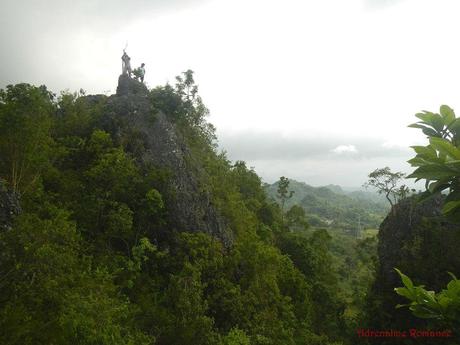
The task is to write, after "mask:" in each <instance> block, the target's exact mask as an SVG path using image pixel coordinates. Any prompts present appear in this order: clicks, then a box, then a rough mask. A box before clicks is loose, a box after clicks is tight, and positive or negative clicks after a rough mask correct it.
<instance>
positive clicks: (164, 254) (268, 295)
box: [0, 71, 459, 345]
mask: <svg viewBox="0 0 460 345" xmlns="http://www.w3.org/2000/svg"><path fill="white" fill-rule="evenodd" d="M207 115H208V109H207V108H206V106H205V105H204V103H203V101H202V99H201V98H200V96H199V94H198V87H197V86H196V84H195V82H194V80H193V73H192V72H191V71H187V72H184V73H183V74H181V75H180V76H179V77H177V79H176V84H175V85H174V86H172V85H169V84H167V85H165V86H158V87H155V88H153V89H148V88H146V87H145V86H144V85H143V84H142V83H139V82H137V81H135V80H132V79H129V78H128V77H124V76H121V77H120V79H119V84H118V88H117V93H116V94H115V95H111V96H104V95H85V93H84V92H83V91H81V92H79V93H69V92H63V93H61V94H60V95H55V94H53V93H51V92H50V91H49V90H47V88H46V87H45V86H40V87H36V86H32V85H29V84H17V85H9V86H7V87H6V88H5V89H4V90H0V344H11V345H12V344H25V345H27V344H84V345H87V344H88V345H90V344H91V345H93V344H94V345H96V344H98V345H100V344H111V345H112V344H133V345H134V344H136V345H137V344H145V345H147V344H161V345H169V344H171V345H185V344H193V345H201V344H209V345H211V344H212V345H214V344H215V345H249V344H252V345H269V344H273V345H281V344H282V345H284V344H287V345H289V344H292V345H301V344H302V345H305V344H312V345H315V344H317V345H328V344H329V345H339V344H342V345H346V344H356V343H366V342H367V341H368V340H375V339H361V338H358V337H357V333H356V330H357V329H358V328H362V327H374V328H379V327H386V326H388V327H390V326H392V325H396V326H395V327H397V326H398V327H399V326H401V324H400V323H398V322H400V321H401V315H403V317H407V320H409V319H410V318H411V317H412V316H411V315H409V313H407V312H406V311H405V310H402V309H395V304H394V303H395V301H396V303H398V300H397V299H396V300H395V299H394V298H395V297H396V294H395V293H394V291H393V290H392V289H393V288H394V287H395V286H399V285H401V284H400V282H399V280H397V277H398V276H397V275H396V272H394V270H393V267H390V266H391V265H392V264H393V262H394V263H395V264H397V265H398V267H401V268H402V269H403V270H405V271H404V272H405V273H409V274H410V273H411V272H412V273H416V278H417V277H422V276H423V275H424V274H426V271H427V270H430V267H434V265H436V264H439V263H435V264H431V263H429V261H428V260H427V259H426V256H424V254H423V252H424V251H429V250H430V248H431V247H430V246H431V244H430V243H431V242H430V241H431V240H428V239H426V238H425V237H424V236H435V238H438V239H439V237H436V236H437V235H435V234H436V233H435V232H427V231H423V230H420V229H423V227H424V226H426V223H425V222H424V221H423V220H422V216H420V217H419V218H417V219H419V220H420V221H419V222H418V223H417V222H412V213H411V212H412V208H409V209H406V208H404V207H402V206H397V207H399V208H398V209H399V210H401V211H400V212H399V213H398V212H396V213H395V214H389V215H388V216H387V218H386V220H385V222H384V223H383V225H382V226H383V228H381V233H380V234H379V244H378V257H377V240H376V238H375V237H374V236H370V237H364V236H363V238H356V236H349V235H347V234H346V233H345V232H340V231H331V229H324V226H323V225H324V224H322V223H321V222H320V223H318V224H309V219H312V218H309V216H311V215H309V209H308V207H305V206H309V207H312V208H311V209H313V207H314V206H315V205H314V204H313V203H312V202H310V203H307V202H306V201H305V200H304V199H305V198H303V199H302V202H303V204H304V205H303V206H304V207H300V206H302V203H300V205H299V204H297V203H292V204H289V205H286V204H285V202H284V201H286V200H287V199H289V198H287V196H286V195H287V194H286V193H287V192H289V188H287V189H286V190H285V191H283V190H281V191H280V190H278V191H277V193H272V197H270V196H269V195H268V194H267V192H266V187H264V185H263V183H262V181H261V178H260V177H259V176H258V175H257V174H256V172H255V171H254V170H253V169H252V168H249V167H248V166H247V165H246V163H245V162H243V161H237V162H231V161H230V160H229V159H228V158H227V157H226V155H225V153H223V152H220V151H219V150H218V147H217V141H216V140H217V138H216V136H215V130H214V127H213V126H212V125H211V124H209V123H208V122H207V121H206V116H207ZM277 188H279V185H278V186H277ZM320 192H321V191H320ZM322 192H323V195H326V196H330V194H329V193H330V192H331V190H330V189H328V190H327V191H324V190H323V191H322ZM283 193H284V194H283ZM332 193H333V192H332ZM283 195H284V196H283ZM336 195H338V194H336ZM283 197H284V198H285V200H284V199H282V198H283ZM276 198H278V199H279V200H284V201H283V202H282V203H281V204H280V202H279V200H276ZM334 198H336V200H338V202H339V205H340V207H339V211H337V212H336V214H333V215H332V217H335V216H336V215H337V214H338V215H340V216H342V215H344V214H345V213H344V212H345V211H346V209H347V208H349V207H350V205H351V204H353V202H352V201H350V200H351V199H350V198H349V197H345V196H334ZM324 200H325V199H323V200H318V203H319V205H318V207H319V208H318V209H319V210H322V211H324V210H325V208H324V207H323V208H321V207H322V206H324ZM307 201H308V200H307ZM354 202H356V203H355V204H353V205H355V206H356V205H358V206H356V207H355V208H354V209H353V212H354V213H353V212H352V214H351V215H349V218H346V215H345V218H342V219H341V220H342V222H341V223H340V222H339V223H337V224H339V225H340V226H339V227H342V228H345V227H346V226H348V225H350V224H347V223H346V221H347V220H348V221H349V220H350V219H355V217H356V215H357V214H358V213H360V212H364V214H363V215H362V216H363V218H362V219H363V222H365V221H366V219H367V218H366V216H369V218H368V222H369V223H368V224H369V226H371V225H376V224H375V222H376V219H379V217H382V213H381V212H382V209H379V207H378V206H375V205H374V204H370V203H368V204H367V205H364V203H362V202H359V201H356V200H355V201H354ZM376 205H378V204H376ZM366 207H367V208H366ZM436 207H438V208H439V207H440V206H439V205H438V206H436ZM311 209H310V210H311ZM433 209H434V208H433ZM327 210H330V208H326V211H325V212H329V211H327ZM363 210H364V211H363ZM374 211H375V212H374ZM312 215H314V213H313V212H312ZM436 215H437V216H438V218H437V221H438V223H437V226H438V227H439V228H442V227H443V226H444V225H445V224H444V223H443V220H442V216H441V215H440V214H436ZM329 216H330V215H328V217H329ZM395 217H396V218H395ZM398 217H399V218H398ZM440 217H441V218H440ZM325 219H326V216H325ZM395 219H396V220H397V221H396V223H392V222H394V221H395ZM407 219H409V220H410V221H408V222H409V223H408V224H409V225H407V226H406V228H407V227H409V228H410V229H411V232H410V234H412V235H413V236H412V235H411V236H412V237H411V236H409V237H407V238H405V239H404V241H402V242H400V245H399V246H398V248H396V249H395V250H394V251H393V252H391V251H389V250H387V249H388V243H391V241H392V238H393V237H394V236H396V235H394V233H400V232H399V230H398V226H396V225H394V224H399V223H401V224H402V222H403V220H404V222H405V221H406V220H407ZM339 220H340V219H339ZM344 220H345V221H344ZM320 221H321V219H320ZM372 222H374V223H372ZM344 224H345V225H344ZM404 224H405V223H404ZM353 226H354V224H353ZM416 227H417V229H419V230H414V229H415V228H416ZM449 227H450V228H449V229H456V226H455V225H452V224H450V225H449ZM401 228H404V226H401ZM406 228H404V229H406ZM382 229H383V230H384V231H382ZM385 229H386V230H385ZM389 229H390V230H389ZM404 229H403V230H404ZM335 230H337V229H335ZM404 231H406V230H404ZM406 232H407V231H406ZM454 234H455V232H452V235H451V236H452V237H449V238H451V239H452V240H451V241H441V240H440V239H439V240H436V241H437V242H436V243H437V246H438V247H437V248H438V250H439V251H442V250H444V249H443V248H448V249H449V250H448V251H447V253H453V251H454V247H455V244H456V243H457V242H456V237H455V236H456V235H454ZM359 237H361V236H359ZM401 253H403V255H401ZM389 257H390V259H391V260H390V261H388V258H389ZM378 258H379V259H380V262H379V260H378ZM417 260H418V261H417ZM441 261H442V260H441ZM390 262H391V264H390ZM418 263H420V265H424V266H423V267H424V269H423V270H417V269H416V268H417V267H420V266H418ZM457 264H458V263H457V261H451V260H450V259H449V258H446V259H445V260H444V261H442V263H441V264H440V265H441V266H440V267H441V269H449V270H451V271H455V270H458V268H459V266H458V265H457ZM430 265H431V266H430ZM389 270H390V271H391V272H392V273H391V274H392V276H391V279H392V280H391V284H393V283H394V284H395V285H391V284H387V281H386V279H387V277H388V271H389ZM374 276H375V277H376V279H375V280H374ZM433 281H434V282H435V283H436V286H435V287H436V288H437V287H439V286H442V284H444V282H445V281H446V279H444V278H443V277H441V275H439V276H437V278H436V279H434V280H432V281H429V282H433ZM369 289H370V290H369ZM368 291H370V292H368ZM369 294H370V295H369ZM389 294H392V295H391V296H390V295H389ZM369 296H371V297H369ZM393 315H399V316H398V317H396V318H394V317H393ZM411 320H416V318H413V319H411ZM392 322H393V324H392ZM411 322H412V321H411ZM414 322H416V321H414ZM379 325H381V326H379ZM389 341H391V339H390V340H389ZM377 343H378V342H377ZM394 343H395V344H398V339H396V340H395V342H394ZM399 343H400V342H399ZM408 344H410V342H408Z"/></svg>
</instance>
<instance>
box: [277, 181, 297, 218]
mask: <svg viewBox="0 0 460 345" xmlns="http://www.w3.org/2000/svg"><path fill="white" fill-rule="evenodd" d="M288 189H289V179H288V178H287V177H284V176H281V177H280V180H279V181H278V190H277V193H278V195H277V197H278V199H280V201H281V221H282V224H283V226H284V209H285V205H286V201H287V200H289V199H290V198H292V196H293V195H294V191H293V190H291V191H289V190H288Z"/></svg>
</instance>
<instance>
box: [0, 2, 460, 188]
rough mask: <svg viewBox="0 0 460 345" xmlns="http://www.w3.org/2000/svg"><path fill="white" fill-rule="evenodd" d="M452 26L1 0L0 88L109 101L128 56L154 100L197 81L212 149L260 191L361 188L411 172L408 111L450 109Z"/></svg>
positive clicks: (222, 5)
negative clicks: (376, 177) (16, 86)
mask: <svg viewBox="0 0 460 345" xmlns="http://www.w3.org/2000/svg"><path fill="white" fill-rule="evenodd" d="M459 15H460V2H459V1H458V0H295V1H294V0H285V1H271V0H232V1H225V0H130V1H120V0H116V1H114V0H112V1H101V0H72V1H69V0H41V1H30V0H27V1H26V0H0V27H1V30H0V44H1V46H0V47H1V48H0V87H4V86H5V85H7V84H10V83H18V82H29V83H32V84H37V85H40V84H46V85H47V86H48V87H49V88H50V89H52V90H53V91H55V92H58V91H60V90H64V89H69V90H70V91H74V90H79V89H80V88H83V89H85V90H87V91H88V92H89V93H109V92H113V91H114V90H115V89H116V82H117V78H118V75H119V74H120V72H121V60H120V57H121V54H122V50H123V48H124V47H125V45H126V43H127V44H128V47H127V52H128V53H129V55H130V56H131V58H132V59H131V61H132V63H133V65H134V66H138V65H140V63H141V62H144V63H145V64H146V70H147V74H146V82H147V84H148V85H149V86H150V87H154V86H156V85H161V84H165V83H166V82H167V81H170V82H174V77H175V76H176V75H178V74H179V73H180V72H182V71H185V70H187V69H189V68H190V69H192V70H194V71H195V79H196V81H197V83H198V84H199V87H200V94H201V95H202V97H203V99H204V101H205V103H206V104H207V106H208V107H209V108H210V110H211V116H210V121H211V122H212V123H213V124H214V125H215V126H216V127H217V129H218V136H219V143H220V146H221V148H222V149H224V150H226V151H227V153H228V156H229V158H230V159H232V160H246V161H247V162H248V164H249V165H250V166H253V167H255V169H256V171H257V172H258V173H259V175H261V176H262V177H263V179H264V180H265V181H266V182H273V181H275V180H277V179H278V178H279V177H280V176H281V175H284V176H287V177H291V178H294V179H297V180H300V181H304V182H306V183H308V184H312V185H324V184H329V183H333V184H340V185H343V186H360V185H361V184H362V183H363V182H365V180H366V175H367V174H368V173H369V172H370V171H372V170H374V169H376V168H379V167H384V166H390V167H391V168H392V169H393V170H401V171H405V172H410V171H411V169H410V167H409V166H408V165H407V163H405V162H406V161H407V159H409V158H411V156H412V152H411V150H410V149H408V146H409V145H412V144H417V143H423V142H424V141H425V139H424V137H423V136H422V135H420V134H419V133H418V132H417V130H415V129H409V128H407V125H408V124H410V123H413V122H415V121H416V118H415V117H414V114H415V113H416V112H419V111H420V110H422V109H426V110H432V111H437V110H438V109H439V106H440V105H441V104H449V105H450V106H451V107H453V108H454V109H455V108H457V105H458V104H459V102H460V93H459V90H458V86H457V85H458V81H459V77H460V49H459V38H458V33H459V32H460V20H459ZM459 109H460V107H459Z"/></svg>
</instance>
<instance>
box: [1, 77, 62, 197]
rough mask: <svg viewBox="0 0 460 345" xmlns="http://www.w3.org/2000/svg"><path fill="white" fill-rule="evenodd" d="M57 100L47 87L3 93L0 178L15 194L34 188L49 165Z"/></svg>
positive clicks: (24, 87) (25, 86)
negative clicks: (55, 101) (55, 100)
mask: <svg viewBox="0 0 460 345" xmlns="http://www.w3.org/2000/svg"><path fill="white" fill-rule="evenodd" d="M53 98H54V95H53V94H52V93H51V92H49V91H48V90H47V89H46V87H45V86H40V87H35V86H31V85H29V84H17V85H14V86H13V85H8V86H7V87H6V90H3V89H2V90H0V157H1V159H0V174H2V175H3V176H5V179H6V180H7V182H8V183H9V185H10V187H11V188H12V189H13V190H15V191H18V192H24V191H26V190H27V189H28V188H29V187H31V186H32V185H33V184H34V183H35V182H36V181H37V180H38V178H39V177H40V174H41V172H42V171H43V169H44V168H45V166H46V165H48V163H49V154H50V150H51V144H52V139H51V136H50V129H51V124H52V122H51V114H52V112H53V110H54V103H53Z"/></svg>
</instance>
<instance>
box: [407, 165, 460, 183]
mask: <svg viewBox="0 0 460 345" xmlns="http://www.w3.org/2000/svg"><path fill="white" fill-rule="evenodd" d="M455 174H456V172H455V171H453V170H452V169H450V168H448V167H447V166H445V165H441V164H427V165H425V166H421V167H418V168H417V169H415V171H414V172H413V173H412V174H410V175H409V176H407V177H408V178H419V179H428V180H440V179H444V178H453V177H454V176H455Z"/></svg>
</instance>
